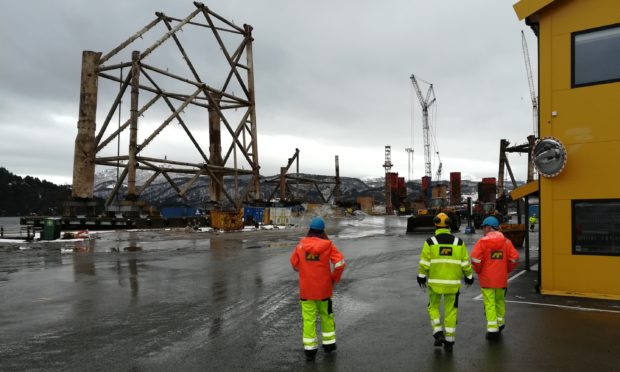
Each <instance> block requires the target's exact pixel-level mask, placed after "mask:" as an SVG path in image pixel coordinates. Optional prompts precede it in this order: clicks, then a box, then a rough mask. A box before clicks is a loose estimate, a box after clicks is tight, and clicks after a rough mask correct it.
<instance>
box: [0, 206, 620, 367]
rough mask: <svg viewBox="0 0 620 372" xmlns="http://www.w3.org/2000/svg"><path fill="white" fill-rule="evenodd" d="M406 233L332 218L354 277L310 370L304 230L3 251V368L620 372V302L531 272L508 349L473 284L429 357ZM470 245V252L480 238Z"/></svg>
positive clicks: (127, 238)
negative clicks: (301, 251) (543, 288)
mask: <svg viewBox="0 0 620 372" xmlns="http://www.w3.org/2000/svg"><path fill="white" fill-rule="evenodd" d="M405 227H406V219H405V218H402V217H395V216H394V217H387V218H384V217H367V218H365V219H364V220H361V221H359V220H353V219H337V220H336V219H334V220H328V228H327V232H328V233H329V234H330V236H331V238H332V239H333V240H334V241H335V243H336V244H337V246H338V247H339V248H340V249H341V251H342V252H343V254H344V255H345V257H346V260H347V269H346V270H345V273H344V275H343V279H342V282H341V284H339V285H338V286H337V287H336V291H335V295H334V312H335V314H336V326H337V340H338V341H337V343H338V351H337V352H335V353H332V354H329V355H326V354H323V353H322V352H321V351H319V354H318V356H317V360H316V361H315V362H306V361H305V360H304V356H303V351H302V345H301V315H300V309H299V304H298V297H297V276H296V273H295V272H294V271H293V270H291V268H290V265H289V263H288V260H289V256H290V253H291V250H292V249H293V247H294V244H295V243H296V241H297V240H298V238H299V237H300V236H301V235H303V234H305V232H306V229H305V228H303V229H286V230H273V231H260V232H258V231H257V232H243V233H227V234H216V233H188V232H184V231H147V232H127V231H125V232H110V233H102V234H101V235H100V236H99V237H100V238H99V239H96V240H93V241H90V242H89V245H87V246H86V247H85V248H88V249H89V250H90V252H87V253H70V254H63V253H61V248H63V247H64V246H63V247H61V245H60V243H46V244H41V243H40V244H32V245H27V244H24V245H22V249H19V248H17V247H15V246H7V245H3V246H2V248H0V370H2V371H22V370H29V371H170V370H176V371H207V370H208V371H236V370H248V371H250V370H252V371H276V370H280V371H294V370H301V371H305V370H308V371H313V370H317V371H319V370H320V371H352V370H359V371H376V370H385V371H499V370H501V371H527V370H530V371H541V370H545V371H584V370H597V369H598V370H600V371H612V370H619V369H620V362H619V360H620V359H619V351H620V346H618V335H619V334H620V301H596V300H584V299H577V298H566V297H550V296H541V295H539V294H537V293H536V292H535V290H534V287H535V281H536V277H537V274H536V272H535V271H530V272H523V271H522V270H521V269H522V268H523V267H522V266H521V267H520V268H519V269H518V270H517V271H515V272H514V274H513V276H514V279H513V280H511V282H510V285H509V292H508V301H509V302H508V305H507V308H508V314H507V326H506V330H505V332H504V335H503V338H502V340H501V341H499V342H496V343H489V342H488V341H487V340H485V338H484V333H485V320H484V314H483V308H482V301H480V300H479V299H478V295H479V288H478V287H477V283H475V284H474V286H472V287H470V288H465V287H463V289H462V293H461V296H460V301H459V307H460V311H459V325H458V328H457V336H456V337H457V339H456V345H455V349H454V352H453V353H451V354H446V353H445V352H444V351H443V350H442V349H440V348H434V347H433V346H432V336H431V329H430V325H429V324H428V323H429V322H428V317H427V314H426V303H427V297H426V293H424V292H423V291H422V290H421V289H420V288H419V287H418V286H417V284H416V281H415V276H416V272H417V265H418V259H419V254H420V250H421V246H422V243H423V241H424V239H425V238H426V237H427V234H421V235H407V234H405V233H404V231H405ZM459 236H460V237H462V238H463V239H464V240H465V241H466V244H467V247H468V249H469V250H470V251H471V248H472V247H473V244H474V242H475V241H476V239H478V238H479V237H480V233H479V232H478V233H477V234H474V235H465V234H459ZM531 239H532V246H533V248H532V263H533V264H535V263H536V257H537V254H536V246H537V236H536V235H531ZM67 244H81V243H64V245H67ZM64 248H66V247H64ZM519 252H520V253H521V255H522V257H523V248H521V249H519Z"/></svg>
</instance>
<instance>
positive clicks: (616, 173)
mask: <svg viewBox="0 0 620 372" xmlns="http://www.w3.org/2000/svg"><path fill="white" fill-rule="evenodd" d="M514 9H515V11H516V13H517V16H518V17H519V19H521V20H523V19H525V21H526V24H527V25H529V26H530V27H531V28H532V29H533V30H534V32H535V33H536V34H537V36H538V51H539V63H538V66H539V92H540V94H539V97H540V98H539V100H540V104H539V107H540V113H539V117H540V119H539V134H540V138H544V137H554V138H555V139H557V140H558V142H559V143H561V145H563V148H564V149H565V150H566V156H565V166H564V168H563V169H562V170H561V171H560V172H559V173H558V174H557V175H550V176H547V177H540V181H539V182H540V183H539V185H538V188H539V193H540V216H539V217H540V242H541V243H540V250H541V281H540V283H539V284H540V286H541V292H542V293H543V294H554V295H572V296H583V297H594V298H607V299H620V274H619V273H620V156H619V154H620V1H619V0H521V1H519V2H518V3H516V4H515V5H514Z"/></svg>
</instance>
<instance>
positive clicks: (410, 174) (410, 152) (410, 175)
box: [405, 147, 413, 182]
mask: <svg viewBox="0 0 620 372" xmlns="http://www.w3.org/2000/svg"><path fill="white" fill-rule="evenodd" d="M405 151H407V178H408V181H409V182H411V179H412V178H413V169H412V168H411V167H412V165H413V164H412V163H413V148H411V147H407V148H406V149H405Z"/></svg>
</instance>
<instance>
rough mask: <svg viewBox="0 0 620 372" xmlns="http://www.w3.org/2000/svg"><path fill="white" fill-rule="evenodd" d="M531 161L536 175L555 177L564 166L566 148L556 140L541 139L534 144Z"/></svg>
mask: <svg viewBox="0 0 620 372" xmlns="http://www.w3.org/2000/svg"><path fill="white" fill-rule="evenodd" d="M532 159H533V161H534V166H535V167H536V170H537V171H538V173H540V174H541V175H542V176H544V177H555V176H557V175H558V174H560V172H562V170H563V169H564V166H566V148H565V147H564V145H563V144H562V142H560V140H558V139H557V138H554V137H543V138H540V139H539V140H538V141H536V144H534V149H533V150H532Z"/></svg>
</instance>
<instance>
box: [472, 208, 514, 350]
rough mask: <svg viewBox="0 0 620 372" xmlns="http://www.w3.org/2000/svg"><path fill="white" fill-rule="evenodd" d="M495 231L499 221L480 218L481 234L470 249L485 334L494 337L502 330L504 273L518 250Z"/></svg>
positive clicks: (511, 263) (510, 266)
mask: <svg viewBox="0 0 620 372" xmlns="http://www.w3.org/2000/svg"><path fill="white" fill-rule="evenodd" d="M498 230H499V221H498V220H497V218H495V217H493V216H489V217H487V218H485V219H484V221H482V232H483V233H484V236H483V237H482V238H480V240H478V242H476V245H474V249H473V250H472V252H471V263H472V266H473V268H474V271H475V272H476V274H478V283H480V290H481V291H482V299H483V301H484V314H485V316H486V318H487V333H486V337H487V339H489V340H497V339H498V338H499V335H500V333H501V332H502V331H503V330H504V326H505V322H506V320H505V316H506V302H505V296H506V289H507V287H508V273H510V272H511V271H512V270H514V269H515V268H516V267H517V265H518V263H519V252H517V250H516V249H515V247H514V245H512V242H511V241H510V239H508V238H506V237H505V236H504V234H502V233H501V232H500V231H498Z"/></svg>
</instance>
